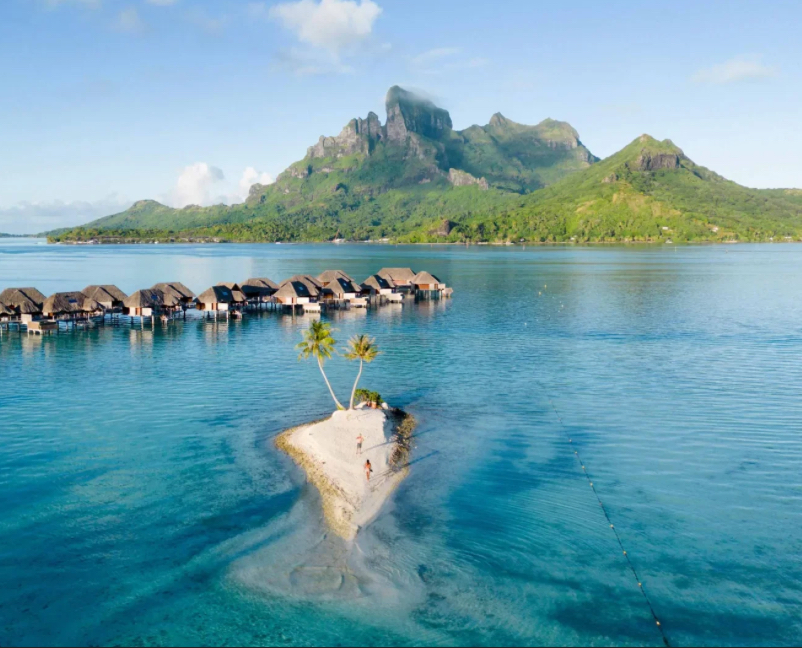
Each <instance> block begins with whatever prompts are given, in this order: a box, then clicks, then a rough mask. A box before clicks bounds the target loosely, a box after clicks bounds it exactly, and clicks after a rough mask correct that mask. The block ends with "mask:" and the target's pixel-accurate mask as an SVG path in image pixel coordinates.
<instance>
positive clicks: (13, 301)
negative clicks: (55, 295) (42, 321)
mask: <svg viewBox="0 0 802 648" xmlns="http://www.w3.org/2000/svg"><path fill="white" fill-rule="evenodd" d="M46 299H47V297H45V296H44V295H43V294H42V293H40V292H39V291H38V290H36V288H7V289H6V290H4V291H3V292H1V293H0V304H3V305H4V306H5V307H6V308H8V310H10V311H11V312H12V313H13V314H12V316H11V319H19V320H20V321H22V322H31V321H33V320H34V319H36V318H37V317H39V316H41V315H42V306H43V304H44V303H45V300H46Z"/></svg>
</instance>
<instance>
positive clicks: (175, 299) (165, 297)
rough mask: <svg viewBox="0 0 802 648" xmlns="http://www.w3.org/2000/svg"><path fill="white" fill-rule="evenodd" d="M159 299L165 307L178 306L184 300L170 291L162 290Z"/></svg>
mask: <svg viewBox="0 0 802 648" xmlns="http://www.w3.org/2000/svg"><path fill="white" fill-rule="evenodd" d="M161 300H162V305H163V306H166V307H167V308H175V307H176V306H180V305H181V304H183V303H184V300H183V299H181V297H179V296H178V295H176V294H175V293H171V292H162V294H161Z"/></svg>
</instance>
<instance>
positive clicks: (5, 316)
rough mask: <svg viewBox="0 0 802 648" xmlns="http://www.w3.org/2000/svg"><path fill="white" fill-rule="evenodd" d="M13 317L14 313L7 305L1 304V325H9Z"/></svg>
mask: <svg viewBox="0 0 802 648" xmlns="http://www.w3.org/2000/svg"><path fill="white" fill-rule="evenodd" d="M13 316H14V311H12V310H11V309H10V308H9V307H8V306H6V305H5V304H0V324H8V323H9V322H10V321H11V318H12V317H13Z"/></svg>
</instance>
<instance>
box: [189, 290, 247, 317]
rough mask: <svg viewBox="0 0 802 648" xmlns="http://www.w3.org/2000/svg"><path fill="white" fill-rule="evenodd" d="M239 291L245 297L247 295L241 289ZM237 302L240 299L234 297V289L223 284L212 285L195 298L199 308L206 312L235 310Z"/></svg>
mask: <svg viewBox="0 0 802 648" xmlns="http://www.w3.org/2000/svg"><path fill="white" fill-rule="evenodd" d="M235 285H236V284H235ZM237 292H238V293H239V295H240V296H241V297H242V298H243V299H244V297H245V296H244V295H243V294H242V293H241V292H240V291H239V290H237ZM237 304H238V301H237V299H236V298H235V297H234V291H233V290H232V289H231V288H229V287H228V286H224V285H222V284H221V285H218V286H212V287H211V288H209V289H208V290H206V291H204V292H202V293H201V294H200V295H198V298H197V299H196V300H195V305H196V307H197V309H198V310H200V311H204V312H206V313H227V312H229V311H231V310H234V309H235V308H236V306H237Z"/></svg>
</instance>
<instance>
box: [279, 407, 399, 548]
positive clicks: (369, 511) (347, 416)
mask: <svg viewBox="0 0 802 648" xmlns="http://www.w3.org/2000/svg"><path fill="white" fill-rule="evenodd" d="M396 422H397V421H395V420H394V417H392V416H388V415H387V413H386V412H385V411H383V410H374V409H362V410H348V411H341V412H334V414H332V415H331V417H330V418H328V419H325V420H323V421H318V422H316V423H310V424H309V425H302V426H300V427H297V428H292V429H290V430H287V431H286V432H284V433H283V434H281V435H280V436H279V437H278V438H277V440H276V445H277V446H278V447H279V448H280V449H282V450H284V451H285V452H286V453H287V454H289V455H290V456H291V457H292V458H293V459H294V460H295V462H296V463H297V464H299V465H300V466H301V467H302V468H303V469H304V470H305V471H306V475H307V477H308V479H309V481H310V482H312V483H313V484H314V485H315V486H316V487H317V489H318V490H319V491H320V496H321V500H322V503H323V515H324V517H325V518H326V522H327V523H328V525H329V526H330V527H331V530H332V531H333V532H334V533H336V534H337V535H339V536H340V537H342V538H344V539H346V540H352V539H353V538H355V537H356V534H357V532H358V531H359V529H360V528H362V527H364V526H366V525H367V524H368V523H369V522H370V521H371V520H373V518H375V517H376V515H377V514H378V513H379V510H380V509H381V507H382V504H384V502H385V501H386V500H387V498H388V497H389V496H390V495H391V494H392V492H393V490H395V488H396V486H398V484H399V483H400V482H401V480H403V479H404V477H405V476H406V474H407V468H406V466H405V461H402V462H399V456H400V455H403V450H404V449H403V448H401V447H400V446H399V443H398V442H397V440H396V438H395V433H396ZM360 433H361V434H362V436H363V437H364V439H365V440H364V442H363V444H362V454H361V455H357V454H356V444H357V441H356V439H357V437H358V436H359V435H360ZM366 459H370V462H371V464H372V466H373V473H372V474H371V477H370V481H368V479H367V478H366V475H365V468H364V465H365V460H366Z"/></svg>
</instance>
